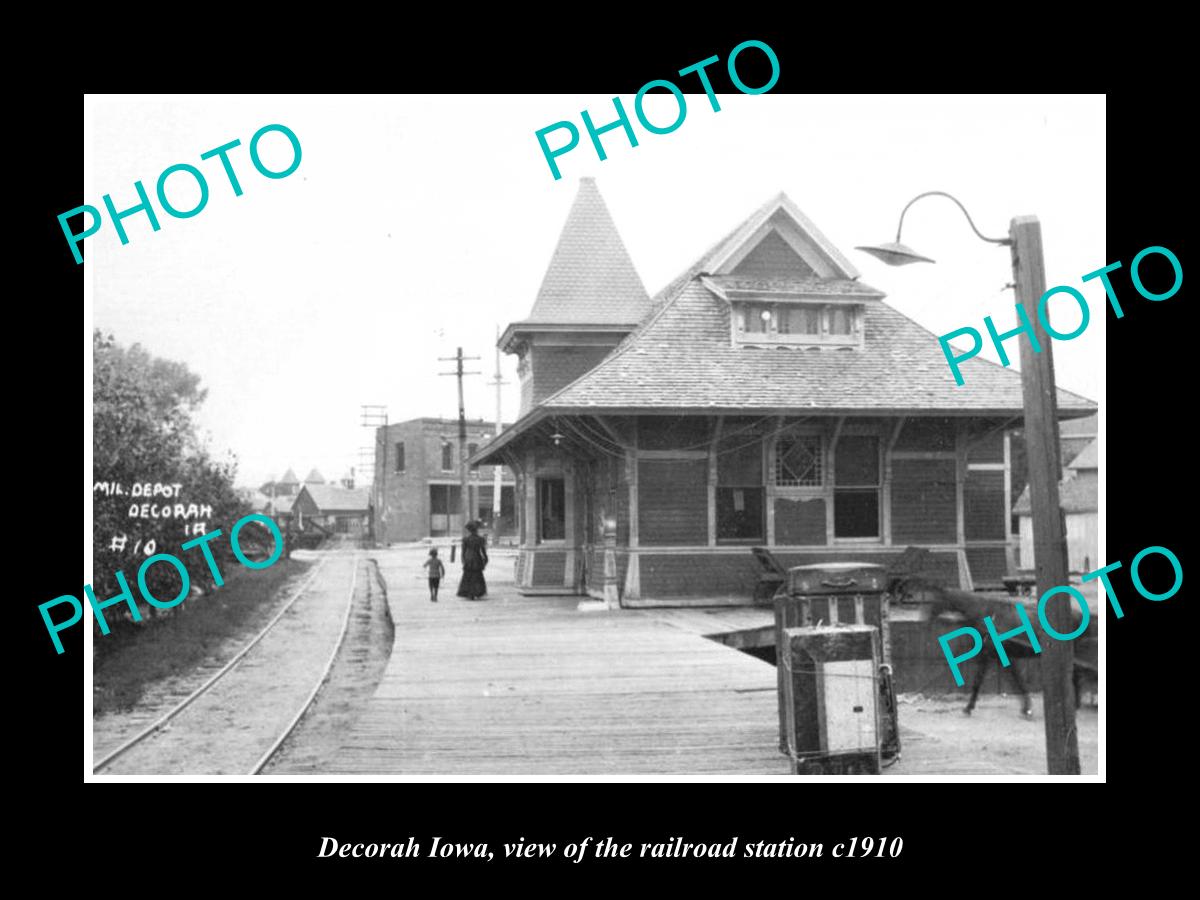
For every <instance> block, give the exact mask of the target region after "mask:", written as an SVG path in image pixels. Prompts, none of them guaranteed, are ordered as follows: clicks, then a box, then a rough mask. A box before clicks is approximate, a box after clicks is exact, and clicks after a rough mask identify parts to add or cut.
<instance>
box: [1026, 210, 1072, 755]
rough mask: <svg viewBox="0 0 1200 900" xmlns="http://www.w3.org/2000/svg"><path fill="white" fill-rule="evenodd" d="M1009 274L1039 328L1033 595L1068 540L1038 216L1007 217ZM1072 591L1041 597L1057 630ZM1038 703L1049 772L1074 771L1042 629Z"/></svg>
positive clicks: (1062, 699) (1053, 662) (1052, 649)
mask: <svg viewBox="0 0 1200 900" xmlns="http://www.w3.org/2000/svg"><path fill="white" fill-rule="evenodd" d="M1009 237H1010V238H1011V240H1012V267H1013V282H1014V284H1015V285H1016V293H1017V302H1018V303H1019V304H1020V305H1021V306H1022V307H1023V308H1024V310H1025V315H1026V317H1027V318H1028V321H1029V322H1030V324H1032V326H1033V330H1034V334H1035V335H1037V343H1038V346H1040V347H1041V351H1040V352H1037V353H1035V352H1034V349H1033V343H1032V342H1031V341H1028V340H1023V341H1021V342H1020V344H1021V388H1022V396H1023V399H1024V405H1025V448H1026V455H1027V456H1028V458H1029V499H1030V504H1031V507H1032V512H1033V556H1034V564H1035V566H1036V569H1037V595H1038V597H1041V596H1043V595H1045V593H1046V592H1047V591H1049V590H1050V589H1051V588H1055V587H1059V586H1061V585H1065V584H1067V583H1068V582H1067V540H1066V534H1065V529H1064V527H1063V519H1062V511H1061V508H1060V506H1059V496H1058V481H1059V476H1060V474H1061V469H1060V456H1059V446H1058V391H1057V389H1056V388H1055V386H1054V356H1053V351H1052V349H1051V346H1052V340H1051V338H1050V335H1048V334H1046V331H1045V329H1044V328H1042V323H1041V317H1040V316H1039V315H1038V301H1039V300H1041V298H1042V294H1044V293H1045V292H1046V266H1045V262H1044V260H1043V258H1042V226H1041V223H1040V222H1038V220H1037V217H1036V216H1017V217H1016V218H1014V219H1013V220H1012V222H1011V224H1010V225H1009ZM1073 602H1074V601H1073V600H1072V599H1071V597H1070V596H1068V595H1065V594H1059V595H1058V596H1056V597H1053V598H1051V600H1050V602H1048V603H1047V604H1046V619H1047V621H1049V623H1050V624H1051V625H1052V626H1053V627H1054V630H1055V631H1057V632H1058V633H1059V634H1069V633H1070V632H1071V631H1073V630H1074V625H1073V623H1072V621H1071V610H1070V604H1072V603H1073ZM1041 646H1042V653H1041V666H1042V706H1043V714H1044V716H1045V719H1046V768H1047V771H1048V772H1049V773H1050V774H1051V775H1078V774H1079V735H1078V731H1077V729H1076V725H1075V698H1074V696H1073V694H1074V687H1073V683H1072V678H1071V675H1072V670H1073V669H1074V666H1075V648H1074V645H1073V643H1072V642H1071V641H1056V640H1054V639H1053V638H1050V637H1049V636H1047V640H1044V641H1042V642H1041Z"/></svg>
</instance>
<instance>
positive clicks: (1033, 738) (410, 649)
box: [326, 549, 1096, 778]
mask: <svg viewBox="0 0 1200 900" xmlns="http://www.w3.org/2000/svg"><path fill="white" fill-rule="evenodd" d="M371 555H373V556H374V557H375V558H376V559H377V560H378V561H379V564H380V568H381V571H382V572H383V575H384V577H385V579H386V580H387V583H388V598H389V605H390V607H391V610H392V616H393V619H394V621H395V626H396V641H395V646H394V648H393V651H392V657H391V660H390V662H389V663H388V667H387V670H386V671H385V673H384V677H383V681H382V682H381V683H380V685H379V688H378V690H377V691H376V693H375V695H374V696H373V697H372V698H371V699H370V700H369V701H368V702H367V705H366V708H365V710H364V711H363V714H362V715H361V716H360V717H359V719H358V720H357V722H356V723H355V724H354V726H353V727H352V728H351V729H350V730H349V731H348V733H347V734H346V737H345V738H344V740H343V744H342V747H341V748H340V750H339V752H338V754H337V756H336V760H335V762H334V764H333V765H332V766H331V767H330V768H329V769H328V770H326V771H327V772H328V773H329V774H359V775H384V776H388V775H393V776H403V775H440V776H445V777H449V778H456V777H464V776H485V777H486V776H508V775H526V776H536V775H583V776H588V775H623V774H639V773H641V774H658V775H673V774H678V775H692V774H696V775H710V776H725V775H728V776H736V775H784V776H786V775H787V773H788V764H787V759H786V758H785V757H784V756H783V755H782V754H780V753H779V751H778V747H777V744H778V721H777V717H778V706H777V701H776V695H775V685H776V680H775V668H774V666H772V665H770V664H769V663H766V662H763V661H762V660H759V659H755V658H754V657H752V656H750V655H748V654H746V653H742V652H741V651H739V650H736V649H734V648H733V647H730V646H726V645H724V644H722V643H719V642H718V641H715V640H711V639H709V638H708V637H705V635H714V634H720V633H727V632H733V631H737V632H742V633H745V634H753V633H755V632H757V631H759V630H761V629H763V628H765V627H766V626H768V625H769V624H770V622H771V621H772V612H771V610H770V609H768V608H765V607H758V608H754V607H743V608H728V607H726V608H714V609H654V610H641V609H639V610H619V611H607V610H605V611H595V612H581V611H579V610H578V609H577V607H578V605H579V602H580V600H581V598H578V597H523V596H520V595H518V594H517V593H516V590H515V589H514V588H513V586H512V580H511V574H510V573H511V571H512V568H511V555H508V558H505V556H506V555H505V554H502V553H500V552H493V554H492V556H493V564H492V566H491V567H490V568H489V570H488V573H487V574H488V584H489V587H490V588H491V590H492V597H491V598H490V599H488V600H485V601H481V602H478V603H471V602H468V601H465V600H461V599H459V598H457V597H455V596H454V587H455V583H456V580H457V571H458V566H457V565H455V566H449V565H448V566H447V569H448V570H449V572H448V574H449V575H450V578H448V579H447V582H446V584H444V585H443V591H442V599H441V602H439V603H437V604H433V603H430V602H429V600H428V590H427V587H426V584H425V581H424V579H423V578H422V577H421V568H420V565H421V560H422V559H423V557H424V552H423V551H422V550H420V549H418V550H412V549H407V550H395V549H393V550H387V551H372V554H371ZM493 570H495V571H493ZM506 575H507V576H508V578H507V579H506V578H504V576H506ZM497 576H499V577H497ZM904 612H905V613H906V614H909V615H912V613H911V612H910V611H908V610H905V611H904ZM907 617H908V616H907V615H906V616H905V618H907ZM918 700H919V702H914V703H909V702H902V703H901V708H900V715H901V738H902V741H903V744H904V754H903V758H902V760H901V761H900V763H899V764H897V765H895V766H892V767H891V768H888V769H886V770H885V773H884V774H886V775H967V776H971V775H1003V774H1017V773H1030V774H1035V773H1038V772H1041V771H1044V769H1043V768H1042V766H1043V765H1044V740H1045V739H1044V735H1043V734H1042V725H1041V721H1040V719H1039V720H1037V721H1033V722H1030V721H1028V720H1025V719H1023V718H1021V717H1019V716H1018V713H1017V707H1016V705H1015V701H1014V700H1012V698H999V697H995V698H991V697H989V698H985V699H984V700H983V701H982V702H981V703H980V708H979V709H978V710H977V711H976V715H975V716H974V717H972V718H969V719H968V718H966V717H964V716H963V715H962V713H961V703H962V701H961V699H960V698H953V699H950V700H947V701H933V700H929V701H926V700H924V699H921V698H918ZM1037 702H1038V698H1035V704H1036V703H1037ZM926 707H928V708H926ZM991 720H994V721H991ZM1080 745H1081V750H1082V752H1083V754H1084V757H1085V772H1086V771H1092V772H1094V771H1096V768H1095V766H1096V761H1095V759H1096V752H1095V748H1096V715H1095V713H1094V711H1092V712H1090V713H1089V712H1087V711H1085V712H1084V713H1083V714H1082V715H1081V718H1080Z"/></svg>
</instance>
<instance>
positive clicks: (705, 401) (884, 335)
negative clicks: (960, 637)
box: [471, 178, 1096, 607]
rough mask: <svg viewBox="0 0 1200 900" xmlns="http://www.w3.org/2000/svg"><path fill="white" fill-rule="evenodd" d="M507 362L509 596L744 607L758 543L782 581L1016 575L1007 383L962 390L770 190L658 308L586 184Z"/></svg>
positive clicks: (1015, 424)
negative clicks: (917, 559) (511, 367)
mask: <svg viewBox="0 0 1200 900" xmlns="http://www.w3.org/2000/svg"><path fill="white" fill-rule="evenodd" d="M500 347H501V349H502V350H504V351H505V352H506V353H510V354H515V355H516V356H517V357H518V360H519V362H518V367H519V368H518V371H519V373H520V378H521V415H520V417H519V418H518V420H517V421H516V422H515V423H514V424H513V425H512V426H511V427H509V428H506V429H505V430H504V431H503V433H502V434H501V435H500V436H499V437H498V438H495V439H493V440H492V441H490V442H489V443H487V444H486V446H484V447H483V449H482V450H480V451H479V452H478V453H476V454H474V455H473V457H472V459H471V463H472V464H473V465H496V464H504V465H507V466H508V467H510V468H511V469H512V470H513V471H514V472H515V473H516V501H517V504H518V506H519V508H520V510H521V515H520V517H519V522H518V538H519V547H520V551H519V556H518V562H517V585H518V589H519V590H520V591H522V592H523V593H526V594H536V593H559V594H561V593H579V594H591V595H593V596H596V597H603V598H605V599H607V600H608V602H609V603H610V604H613V603H619V604H620V605H622V606H631V607H632V606H639V605H660V604H671V605H687V604H691V603H695V604H712V603H714V602H731V603H746V604H749V603H751V602H753V600H752V597H753V588H754V584H755V581H756V579H757V575H758V567H757V564H756V562H755V560H754V558H753V556H752V555H751V553H750V552H749V551H750V548H751V547H753V546H763V547H767V548H769V549H770V550H771V552H772V553H773V554H774V555H775V556H776V557H777V558H778V559H779V561H780V562H781V563H783V564H784V565H785V566H793V565H800V564H805V563H819V562H830V561H838V560H842V561H849V560H853V561H859V562H880V563H887V562H888V561H890V560H892V559H894V558H895V557H896V556H898V555H899V554H901V553H902V552H903V551H904V549H905V548H906V547H908V546H910V545H916V546H921V547H926V548H928V549H929V550H930V556H929V560H930V562H929V563H928V565H927V568H928V570H929V571H930V572H931V574H937V575H939V576H941V577H942V578H943V580H945V581H946V582H947V583H950V584H957V585H959V586H961V587H963V588H966V589H972V588H978V587H982V586H991V585H995V586H999V584H1000V579H1001V577H1002V576H1003V575H1004V574H1005V573H1006V572H1009V571H1012V570H1015V568H1016V564H1017V560H1016V548H1017V543H1018V540H1017V536H1016V534H1015V533H1014V525H1013V522H1014V517H1013V515H1012V513H1013V510H1012V500H1013V497H1014V495H1015V494H1018V493H1019V492H1020V487H1019V486H1018V487H1017V489H1016V491H1015V492H1014V489H1013V485H1012V483H1011V480H1012V467H1011V459H1012V447H1011V444H1012V440H1011V431H1012V430H1013V429H1016V428H1019V427H1020V426H1021V424H1022V421H1023V407H1022V392H1021V379H1020V375H1019V373H1018V372H1016V371H1014V370H1012V369H1008V368H1004V367H1001V366H999V365H997V364H994V363H991V362H989V361H986V360H983V359H978V358H976V359H972V360H969V361H967V362H966V363H964V364H963V374H964V377H965V378H966V385H965V386H964V387H958V386H956V384H955V382H954V379H953V377H952V375H951V373H950V371H949V368H948V366H947V365H946V361H945V357H944V356H943V354H942V351H941V349H940V347H939V344H938V341H937V337H936V335H934V334H933V333H932V332H930V331H928V330H927V329H925V328H924V327H922V326H921V325H919V324H918V323H917V322H915V321H913V320H912V319H910V318H908V317H907V316H905V315H904V314H902V313H900V312H899V311H897V310H896V309H895V308H893V307H892V306H890V305H888V304H887V303H885V302H884V294H883V292H882V291H880V290H877V289H876V288H873V287H871V286H870V285H868V284H864V283H863V282H862V281H861V280H860V279H859V273H858V272H857V271H856V270H855V268H854V266H853V265H852V264H851V262H850V261H849V260H848V259H847V258H846V257H845V256H844V255H843V254H842V253H841V251H840V250H839V249H838V248H837V247H835V246H833V245H832V244H831V243H830V242H829V240H828V239H827V238H826V237H825V236H824V235H823V234H822V233H821V232H820V230H819V229H818V228H817V226H816V225H815V224H814V223H813V222H811V221H810V220H809V219H808V218H807V217H806V216H805V215H804V213H803V212H801V210H800V209H799V208H798V207H797V206H796V204H795V203H794V202H792V200H791V199H789V198H788V197H787V196H786V195H784V194H779V195H778V196H776V197H773V198H771V199H770V200H768V201H767V202H766V203H764V204H763V205H762V206H761V207H759V208H758V209H756V210H755V211H754V212H753V213H751V214H750V216H749V217H748V218H746V219H745V220H743V221H742V222H740V223H737V225H736V226H735V227H734V228H733V229H732V230H731V231H729V232H728V233H727V234H726V235H725V236H724V237H723V238H721V239H720V240H719V241H717V242H716V243H715V244H713V245H712V247H710V248H709V249H708V250H707V251H706V252H705V253H704V254H703V255H702V256H700V257H699V258H698V259H697V260H696V261H695V263H693V264H692V265H691V266H690V267H689V268H688V269H687V270H686V271H685V272H683V273H681V274H680V275H679V276H678V277H677V278H675V280H673V281H672V282H671V283H670V284H668V285H667V286H666V287H665V288H663V289H662V290H661V291H660V292H659V293H658V294H657V295H655V296H653V297H651V296H649V295H648V293H647V291H646V289H645V288H644V286H643V285H642V282H641V279H640V278H639V277H638V274H637V271H636V269H635V268H634V265H633V262H632V260H631V259H630V257H629V254H628V253H627V251H626V249H625V246H624V244H623V242H622V240H621V238H620V235H619V234H618V232H617V229H616V226H615V224H614V222H613V219H612V217H611V215H610V214H609V211H608V209H607V206H606V204H605V203H604V200H603V199H602V198H601V196H600V193H599V191H598V190H597V187H596V184H595V182H594V181H593V180H592V179H590V178H585V179H582V181H581V184H580V187H579V191H578V194H577V195H576V197H575V200H574V204H573V206H572V208H571V210H570V212H569V214H568V217H567V221H566V224H565V226H564V228H563V230H562V233H561V235H560V238H559V242H558V246H557V247H556V249H555V251H554V254H553V256H552V258H551V261H550V265H549V268H548V270H547V272H546V275H545V278H544V280H543V283H542V286H541V289H540V291H539V293H538V295H537V297H536V299H535V301H534V304H533V308H532V311H531V313H530V315H529V317H528V318H526V319H524V320H521V321H518V322H514V323H512V324H511V325H510V326H509V327H508V329H507V330H506V331H505V332H504V334H503V335H502V337H501V339H500ZM1058 408H1059V414H1060V417H1061V418H1063V419H1070V418H1076V417H1082V416H1087V415H1090V414H1092V413H1093V412H1094V411H1095V409H1096V406H1095V404H1094V403H1093V402H1092V401H1090V400H1088V399H1086V398H1084V397H1081V396H1078V395H1076V394H1073V393H1070V392H1068V391H1065V390H1059V392H1058ZM606 562H607V563H608V565H609V569H610V571H609V575H608V577H607V578H606V577H605V566H606ZM613 568H615V570H616V571H615V590H614V578H613V572H612V569H613ZM606 588H607V590H606Z"/></svg>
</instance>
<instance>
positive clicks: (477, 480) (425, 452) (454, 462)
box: [370, 417, 516, 543]
mask: <svg viewBox="0 0 1200 900" xmlns="http://www.w3.org/2000/svg"><path fill="white" fill-rule="evenodd" d="M506 427H507V426H506ZM495 431H496V425H495V423H494V422H487V421H485V420H483V419H468V420H467V453H468V455H471V454H474V453H475V452H476V451H477V450H478V449H479V447H480V446H482V445H483V444H484V443H486V442H487V441H488V440H489V439H490V438H492V437H493V435H494V434H495ZM500 476H501V477H500V484H501V486H500V509H499V511H497V509H496V504H495V502H494V495H495V469H494V468H493V467H492V466H490V465H489V466H481V467H478V468H476V469H473V470H471V471H470V473H469V482H468V490H469V495H468V496H469V502H470V509H471V518H473V519H476V520H480V521H482V522H483V523H484V527H485V528H486V529H487V530H488V532H489V535H490V536H491V537H492V538H493V540H495V539H503V538H504V537H506V536H511V535H512V534H514V533H515V531H516V512H515V503H514V494H513V490H514V481H513V475H512V472H511V471H509V470H508V469H506V468H504V467H503V466H501V467H500ZM461 498H462V490H461V484H460V478H459V459H458V420H457V419H435V418H429V417H426V418H420V419H409V420H408V421H407V422H396V423H394V424H391V425H387V426H386V427H385V426H380V427H379V428H377V429H376V430H375V471H374V476H373V482H372V486H371V498H370V505H371V510H370V522H371V527H372V528H373V529H374V530H373V532H372V533H373V534H374V536H375V539H376V540H377V541H380V542H382V543H391V542H405V541H418V540H421V539H422V538H426V537H446V536H450V537H460V536H461V535H462V534H463V526H464V524H465V523H464V522H463V516H462V506H461Z"/></svg>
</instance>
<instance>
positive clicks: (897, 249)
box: [854, 243, 933, 266]
mask: <svg viewBox="0 0 1200 900" xmlns="http://www.w3.org/2000/svg"><path fill="white" fill-rule="evenodd" d="M854 249H855V250H862V251H863V252H864V253H870V254H871V255H872V256H874V257H875V258H876V259H879V260H882V261H883V262H885V263H887V264H888V265H889V266H907V265H908V264H909V263H915V262H927V263H931V262H933V260H932V259H930V258H929V257H928V256H922V255H921V254H919V253H917V252H916V251H915V250H913V249H912V248H911V247H908V246H906V245H904V244H900V243H895V244H878V245H877V246H874V247H855V248H854Z"/></svg>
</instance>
